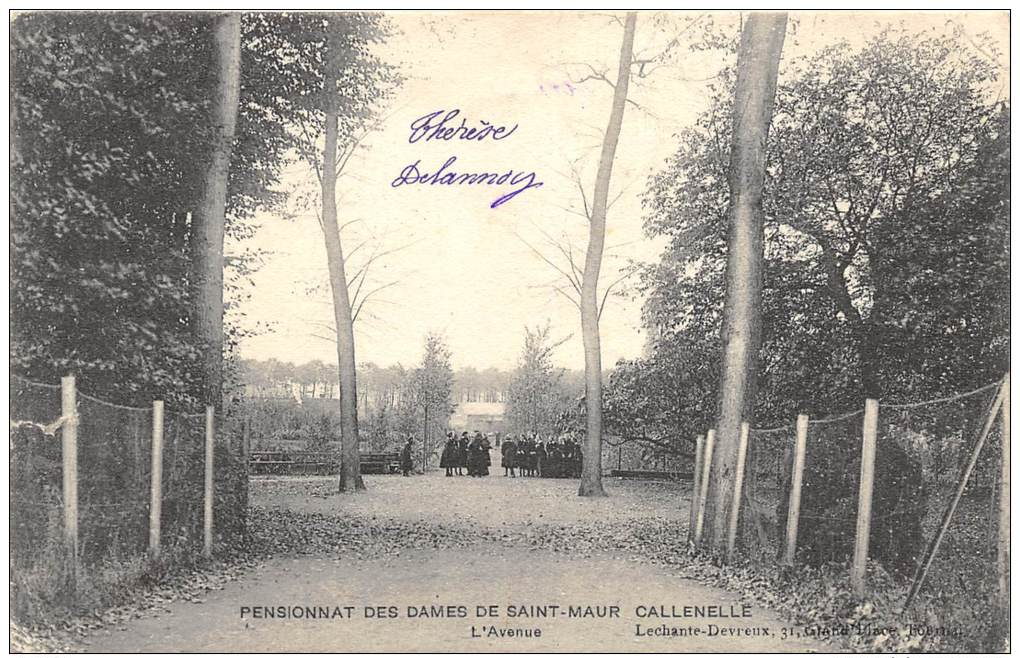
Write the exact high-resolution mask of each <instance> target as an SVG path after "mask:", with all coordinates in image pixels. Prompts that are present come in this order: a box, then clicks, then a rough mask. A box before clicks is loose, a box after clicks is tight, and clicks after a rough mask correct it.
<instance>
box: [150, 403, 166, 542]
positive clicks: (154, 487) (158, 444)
mask: <svg viewBox="0 0 1020 658" xmlns="http://www.w3.org/2000/svg"><path fill="white" fill-rule="evenodd" d="M150 464H151V468H150V477H149V557H150V558H151V559H153V560H155V559H157V558H159V533H160V524H161V523H162V517H163V401H162V400H154V401H153V403H152V461H151V462H150Z"/></svg>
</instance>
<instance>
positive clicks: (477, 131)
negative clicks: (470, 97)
mask: <svg viewBox="0 0 1020 658" xmlns="http://www.w3.org/2000/svg"><path fill="white" fill-rule="evenodd" d="M440 114H443V110H436V111H435V112H431V113H429V114H426V115H423V116H420V117H418V118H417V119H415V120H414V121H412V122H411V135H410V137H408V138H407V141H408V142H410V143H411V144H414V143H416V142H418V141H421V140H424V141H426V142H430V141H432V140H433V139H440V140H446V141H450V140H452V139H462V140H471V141H475V142H480V141H482V140H484V139H485V138H486V137H491V138H492V139H494V140H501V139H506V138H507V137H509V136H510V135H512V134H514V132H515V131H516V130H517V124H516V123H515V124H514V127H513V128H510V129H507V127H506V126H495V125H493V124H491V123H489V122H488V121H485V120H484V119H480V120H479V121H478V123H480V124H482V125H481V126H480V127H473V128H468V126H467V119H463V118H462V119H461V120H460V125H459V126H456V125H448V124H450V123H451V122H453V121H454V120H455V119H456V118H457V116H458V115H460V110H458V109H452V110H450V111H449V112H447V113H446V114H445V115H444V116H443V118H442V119H439V115H440ZM437 119H438V121H437Z"/></svg>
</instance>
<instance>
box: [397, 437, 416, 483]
mask: <svg viewBox="0 0 1020 658" xmlns="http://www.w3.org/2000/svg"><path fill="white" fill-rule="evenodd" d="M412 468H414V460H412V459H411V437H407V443H405V444H404V449H403V450H401V451H400V470H401V471H402V472H403V474H404V477H408V476H409V475H411V469H412Z"/></svg>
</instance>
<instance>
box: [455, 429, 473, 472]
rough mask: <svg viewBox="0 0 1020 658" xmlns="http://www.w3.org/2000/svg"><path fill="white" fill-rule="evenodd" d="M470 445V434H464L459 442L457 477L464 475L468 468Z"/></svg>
mask: <svg viewBox="0 0 1020 658" xmlns="http://www.w3.org/2000/svg"><path fill="white" fill-rule="evenodd" d="M468 443H469V442H468V433H467V432H463V433H462V434H461V435H460V439H458V440H457V475H464V469H465V468H467V465H468ZM468 475H470V473H468Z"/></svg>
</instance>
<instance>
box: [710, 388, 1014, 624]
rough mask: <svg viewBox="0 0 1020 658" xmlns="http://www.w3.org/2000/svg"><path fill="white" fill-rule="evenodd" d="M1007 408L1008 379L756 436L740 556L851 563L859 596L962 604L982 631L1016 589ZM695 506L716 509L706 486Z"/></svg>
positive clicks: (742, 510)
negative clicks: (877, 592) (708, 502)
mask: <svg viewBox="0 0 1020 658" xmlns="http://www.w3.org/2000/svg"><path fill="white" fill-rule="evenodd" d="M1008 405H1009V379H1008V376H1007V377H1006V378H1005V379H1004V380H1003V382H1001V383H998V382H997V383H993V384H990V385H988V386H984V387H982V388H979V389H977V390H974V391H970V392H968V393H963V394H960V395H956V396H952V397H947V398H940V399H938V400H931V401H927V402H920V403H912V404H899V405H897V404H886V405H879V404H877V403H875V402H874V401H869V404H868V405H867V406H866V407H865V409H862V410H858V411H854V412H851V413H848V414H845V415H842V416H839V417H835V418H827V419H817V420H812V419H807V418H805V417H801V418H800V419H798V422H797V423H791V425H789V426H787V427H779V428H773V429H750V430H749V431H748V432H747V444H746V467H745V471H744V479H743V487H742V495H741V499H742V500H741V501H740V504H739V509H738V521H739V523H738V528H739V531H738V532H737V533H735V534H734V535H733V536H734V538H735V539H736V541H735V542H731V543H730V544H729V546H728V549H729V553H730V555H731V556H735V555H741V556H742V557H743V558H745V559H748V560H757V561H764V562H767V563H768V562H771V563H777V564H783V565H787V566H795V565H810V566H813V567H822V566H823V565H846V566H847V567H848V568H849V577H850V580H851V584H852V585H853V589H854V591H855V593H856V594H858V595H862V594H863V593H864V592H865V591H867V589H868V588H871V589H872V590H873V589H877V588H880V589H882V591H883V593H884V596H886V597H887V600H890V601H891V602H892V603H894V604H898V605H900V606H902V607H903V608H906V607H907V606H909V605H911V604H912V603H913V604H914V605H920V604H929V605H932V606H933V607H935V608H937V607H939V606H942V607H947V606H953V607H956V608H961V609H962V610H963V615H964V616H966V615H970V616H971V618H972V619H971V621H972V622H973V623H974V624H975V626H974V628H979V627H981V626H980V625H981V624H982V623H987V617H988V616H989V615H988V613H989V610H994V609H996V608H994V607H990V606H996V605H998V606H1000V607H1001V605H1002V601H1003V597H1004V596H1005V595H1006V593H1007V592H1008V558H1007V557H1006V556H1008V531H1009V526H1008V524H1009V517H1008V500H1006V501H1003V492H1006V493H1005V495H1006V496H1008V491H1009V481H1008V470H1004V466H1003V465H1004V463H1005V464H1006V466H1005V468H1006V469H1008V457H1006V458H1005V459H1004V455H1008V449H1009V444H1008V435H1006V434H1005V433H1004V432H1005V430H1004V428H1008ZM1004 410H1006V411H1004ZM869 414H870V417H869ZM1000 416H1001V418H1000ZM869 423H870V424H869ZM869 427H871V428H875V429H874V431H871V430H869ZM798 465H799V466H800V467H799V468H798ZM700 473H701V476H702V477H707V476H708V475H709V474H710V473H711V465H710V464H707V463H706V464H703V465H702V470H701V471H700ZM694 504H695V505H697V506H700V508H701V509H704V508H705V501H704V500H699V499H698V493H697V492H695V502H694ZM727 513H728V515H729V516H728V518H729V519H730V521H731V522H732V514H733V510H728V511H727ZM692 518H693V517H692ZM699 540H700V537H698V536H697V533H696V531H695V529H692V541H693V543H695V544H697V543H698V542H699Z"/></svg>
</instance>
